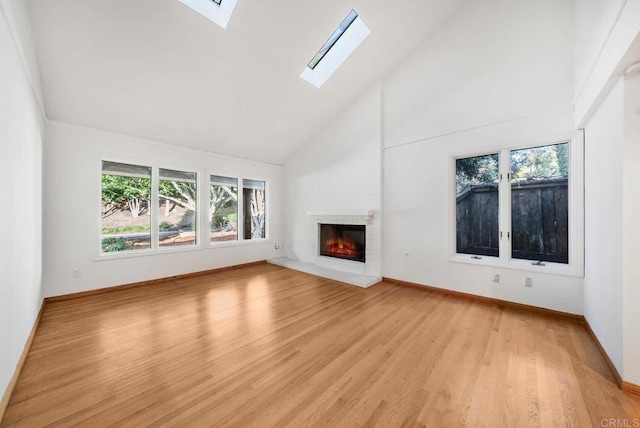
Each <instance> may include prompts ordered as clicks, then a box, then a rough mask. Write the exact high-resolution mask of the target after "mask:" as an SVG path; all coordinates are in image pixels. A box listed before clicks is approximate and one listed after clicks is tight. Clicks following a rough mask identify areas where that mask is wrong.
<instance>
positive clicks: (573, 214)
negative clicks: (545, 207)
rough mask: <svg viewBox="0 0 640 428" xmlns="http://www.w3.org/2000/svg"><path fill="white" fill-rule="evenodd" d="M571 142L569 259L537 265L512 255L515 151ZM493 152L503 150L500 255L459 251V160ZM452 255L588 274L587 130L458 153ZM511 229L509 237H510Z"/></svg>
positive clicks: (452, 191)
mask: <svg viewBox="0 0 640 428" xmlns="http://www.w3.org/2000/svg"><path fill="white" fill-rule="evenodd" d="M565 142H568V143H569V184H568V215H569V231H568V232H569V237H568V244H569V263H567V264H564V263H555V262H544V264H543V265H533V264H532V262H533V261H532V260H524V259H514V258H512V257H511V254H512V253H511V244H512V240H511V180H509V179H507V177H509V176H508V175H507V174H510V173H511V162H510V159H511V151H514V150H522V149H529V148H535V147H542V146H550V145H555V144H561V143H565ZM492 153H498V154H499V174H501V176H502V179H501V180H500V183H499V206H498V224H499V230H500V231H501V232H503V237H502V238H501V239H500V241H499V256H498V257H494V256H480V255H473V254H463V253H458V252H457V246H456V226H457V225H456V160H458V159H462V158H468V157H474V156H483V155H488V154H492ZM448 178H449V180H448V182H449V185H448V187H447V188H448V190H449V240H450V241H449V248H450V249H449V259H448V261H450V262H454V263H466V264H472V265H478V266H489V267H496V268H505V269H516V270H521V271H531V272H540V273H551V274H557V275H566V276H577V277H582V276H584V133H583V131H579V132H577V133H576V135H574V136H573V137H568V138H557V139H546V140H537V141H528V142H523V143H520V144H516V145H512V146H498V147H489V148H487V149H486V150H482V151H477V152H471V153H464V152H463V153H454V154H451V155H450V159H449V174H448ZM506 232H509V238H508V239H507V238H506Z"/></svg>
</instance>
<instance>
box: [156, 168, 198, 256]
mask: <svg viewBox="0 0 640 428" xmlns="http://www.w3.org/2000/svg"><path fill="white" fill-rule="evenodd" d="M159 175H160V179H159V181H158V203H159V207H158V208H159V209H158V220H159V221H158V241H159V245H160V247H174V246H180V245H196V242H197V238H196V224H197V219H198V216H197V212H198V176H197V174H196V173H195V172H184V171H174V170H170V169H164V168H160V172H159Z"/></svg>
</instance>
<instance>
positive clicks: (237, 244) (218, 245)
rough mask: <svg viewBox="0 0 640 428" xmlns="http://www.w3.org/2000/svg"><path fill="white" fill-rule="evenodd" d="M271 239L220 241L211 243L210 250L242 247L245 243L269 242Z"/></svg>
mask: <svg viewBox="0 0 640 428" xmlns="http://www.w3.org/2000/svg"><path fill="white" fill-rule="evenodd" d="M269 242H271V241H269V239H267V238H264V239H243V240H242V241H220V242H213V243H210V244H209V248H208V249H209V250H211V249H216V248H227V247H241V246H245V245H257V244H268V243H269Z"/></svg>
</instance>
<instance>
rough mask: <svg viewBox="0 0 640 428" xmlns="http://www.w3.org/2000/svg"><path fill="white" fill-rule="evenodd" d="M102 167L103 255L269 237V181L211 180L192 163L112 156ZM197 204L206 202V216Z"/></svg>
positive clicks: (101, 223) (176, 249) (100, 252)
mask: <svg viewBox="0 0 640 428" xmlns="http://www.w3.org/2000/svg"><path fill="white" fill-rule="evenodd" d="M100 168H101V170H100V171H101V183H100V184H101V188H100V207H101V209H100V211H101V219H100V235H99V238H100V239H99V247H100V251H99V254H100V255H102V256H105V258H109V257H122V256H127V255H131V254H134V253H136V251H137V250H146V253H149V252H151V253H155V252H165V251H169V250H171V248H173V249H174V250H173V251H183V250H188V249H198V248H201V243H202V242H207V241H208V242H209V244H210V245H211V246H215V244H219V243H227V244H228V243H238V242H240V241H253V240H260V239H266V238H267V233H268V232H267V196H266V192H267V183H266V181H261V180H248V179H242V178H238V177H228V176H222V175H214V174H211V175H207V177H208V183H207V182H206V181H205V180H204V179H203V175H202V174H199V173H198V172H196V171H190V170H189V169H168V168H162V167H160V166H157V165H152V166H143V165H135V164H134V163H130V164H129V163H118V162H112V161H108V160H101V163H100ZM198 180H201V181H200V185H198ZM240 190H241V191H240ZM199 207H208V214H205V218H203V217H202V216H201V215H200V214H199V211H200V209H201V208H199ZM205 209H206V208H205ZM96 247H98V243H96ZM117 254H120V256H117ZM137 254H138V255H140V254H144V253H143V252H140V251H137Z"/></svg>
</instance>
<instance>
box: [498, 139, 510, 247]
mask: <svg viewBox="0 0 640 428" xmlns="http://www.w3.org/2000/svg"><path fill="white" fill-rule="evenodd" d="M510 174H511V152H510V151H509V150H501V151H500V175H501V177H502V179H501V180H500V205H499V213H500V214H499V215H500V259H501V260H509V259H511V178H510Z"/></svg>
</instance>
